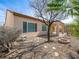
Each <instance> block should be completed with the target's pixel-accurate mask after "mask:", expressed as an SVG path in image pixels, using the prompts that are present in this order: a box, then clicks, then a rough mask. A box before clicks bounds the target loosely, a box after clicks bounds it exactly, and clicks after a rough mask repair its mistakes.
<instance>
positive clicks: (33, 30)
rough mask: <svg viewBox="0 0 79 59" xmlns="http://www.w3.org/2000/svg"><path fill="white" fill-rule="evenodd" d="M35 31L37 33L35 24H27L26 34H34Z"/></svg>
mask: <svg viewBox="0 0 79 59" xmlns="http://www.w3.org/2000/svg"><path fill="white" fill-rule="evenodd" d="M36 31H37V24H35V23H28V32H36Z"/></svg>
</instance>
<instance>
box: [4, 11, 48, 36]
mask: <svg viewBox="0 0 79 59" xmlns="http://www.w3.org/2000/svg"><path fill="white" fill-rule="evenodd" d="M23 22H27V23H28V22H29V23H36V24H37V32H27V33H23V34H25V35H26V36H27V37H32V36H39V35H44V34H46V33H47V31H42V24H44V23H42V22H40V21H38V20H34V19H30V18H25V17H19V16H15V15H14V14H13V13H12V12H10V11H7V13H6V20H5V26H7V27H13V28H17V29H19V30H21V31H22V32H23Z"/></svg>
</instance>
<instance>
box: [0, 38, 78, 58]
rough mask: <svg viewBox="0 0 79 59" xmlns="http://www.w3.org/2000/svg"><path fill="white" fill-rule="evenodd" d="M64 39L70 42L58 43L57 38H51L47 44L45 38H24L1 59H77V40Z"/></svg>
mask: <svg viewBox="0 0 79 59" xmlns="http://www.w3.org/2000/svg"><path fill="white" fill-rule="evenodd" d="M65 39H67V40H70V41H71V42H70V43H69V44H61V43H58V37H51V40H52V41H51V42H49V43H47V42H46V41H47V38H45V37H32V38H26V39H25V40H24V41H21V42H18V43H17V45H15V46H14V49H13V50H12V51H11V52H10V53H9V54H7V55H6V57H5V58H3V59H79V54H78V51H79V40H77V39H76V38H74V37H66V38H65ZM0 59H1V58H0Z"/></svg>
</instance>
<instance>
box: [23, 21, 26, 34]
mask: <svg viewBox="0 0 79 59" xmlns="http://www.w3.org/2000/svg"><path fill="white" fill-rule="evenodd" d="M25 32H27V22H23V33H25Z"/></svg>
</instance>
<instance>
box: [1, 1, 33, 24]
mask: <svg viewBox="0 0 79 59" xmlns="http://www.w3.org/2000/svg"><path fill="white" fill-rule="evenodd" d="M6 9H9V10H12V11H16V12H19V13H22V14H25V15H30V16H33V15H34V14H33V10H32V9H31V8H30V5H29V0H0V24H2V23H4V22H5V15H6Z"/></svg>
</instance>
